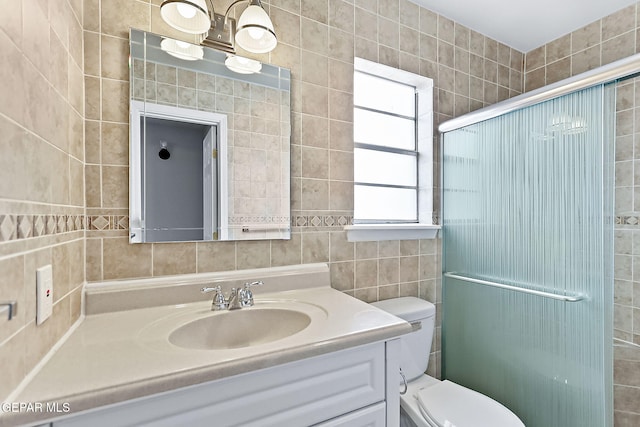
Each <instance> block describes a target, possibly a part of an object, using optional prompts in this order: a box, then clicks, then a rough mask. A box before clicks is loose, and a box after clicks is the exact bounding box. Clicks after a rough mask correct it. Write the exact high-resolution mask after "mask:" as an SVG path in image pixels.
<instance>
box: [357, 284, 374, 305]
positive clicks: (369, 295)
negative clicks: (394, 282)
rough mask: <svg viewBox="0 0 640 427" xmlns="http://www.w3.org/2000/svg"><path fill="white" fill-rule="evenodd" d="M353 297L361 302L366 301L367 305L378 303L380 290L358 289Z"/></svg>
mask: <svg viewBox="0 0 640 427" xmlns="http://www.w3.org/2000/svg"><path fill="white" fill-rule="evenodd" d="M353 296H354V297H355V298H357V299H359V300H360V301H364V302H366V303H372V302H375V301H378V288H377V287H373V288H364V289H356V290H355V292H354V294H353Z"/></svg>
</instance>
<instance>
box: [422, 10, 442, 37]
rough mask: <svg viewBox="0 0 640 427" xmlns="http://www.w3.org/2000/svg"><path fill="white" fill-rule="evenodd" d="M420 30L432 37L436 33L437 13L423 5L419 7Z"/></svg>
mask: <svg viewBox="0 0 640 427" xmlns="http://www.w3.org/2000/svg"><path fill="white" fill-rule="evenodd" d="M420 32H421V33H425V34H429V35H430V36H434V37H436V36H437V35H438V15H437V14H436V13H435V12H432V11H430V10H428V9H425V8H423V7H421V8H420Z"/></svg>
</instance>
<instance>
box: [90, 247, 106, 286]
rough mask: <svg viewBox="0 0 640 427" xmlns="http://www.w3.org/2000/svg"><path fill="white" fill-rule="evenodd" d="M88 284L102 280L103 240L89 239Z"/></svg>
mask: <svg viewBox="0 0 640 427" xmlns="http://www.w3.org/2000/svg"><path fill="white" fill-rule="evenodd" d="M86 256H87V258H86V266H87V273H86V274H87V282H97V281H100V280H102V259H103V258H102V239H87V243H86Z"/></svg>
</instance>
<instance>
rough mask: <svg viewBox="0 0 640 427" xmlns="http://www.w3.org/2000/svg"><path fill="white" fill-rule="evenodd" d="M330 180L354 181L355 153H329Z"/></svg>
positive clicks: (331, 151)
mask: <svg viewBox="0 0 640 427" xmlns="http://www.w3.org/2000/svg"><path fill="white" fill-rule="evenodd" d="M329 165H330V178H331V179H332V180H341V181H353V153H352V152H346V151H335V150H330V151H329Z"/></svg>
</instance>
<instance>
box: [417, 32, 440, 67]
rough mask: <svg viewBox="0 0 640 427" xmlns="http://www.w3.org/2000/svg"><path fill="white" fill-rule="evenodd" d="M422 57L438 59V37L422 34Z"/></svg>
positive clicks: (431, 59)
mask: <svg viewBox="0 0 640 427" xmlns="http://www.w3.org/2000/svg"><path fill="white" fill-rule="evenodd" d="M420 57H421V58H422V59H426V60H428V61H437V60H438V39H436V38H435V37H432V36H429V35H427V34H420Z"/></svg>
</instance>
